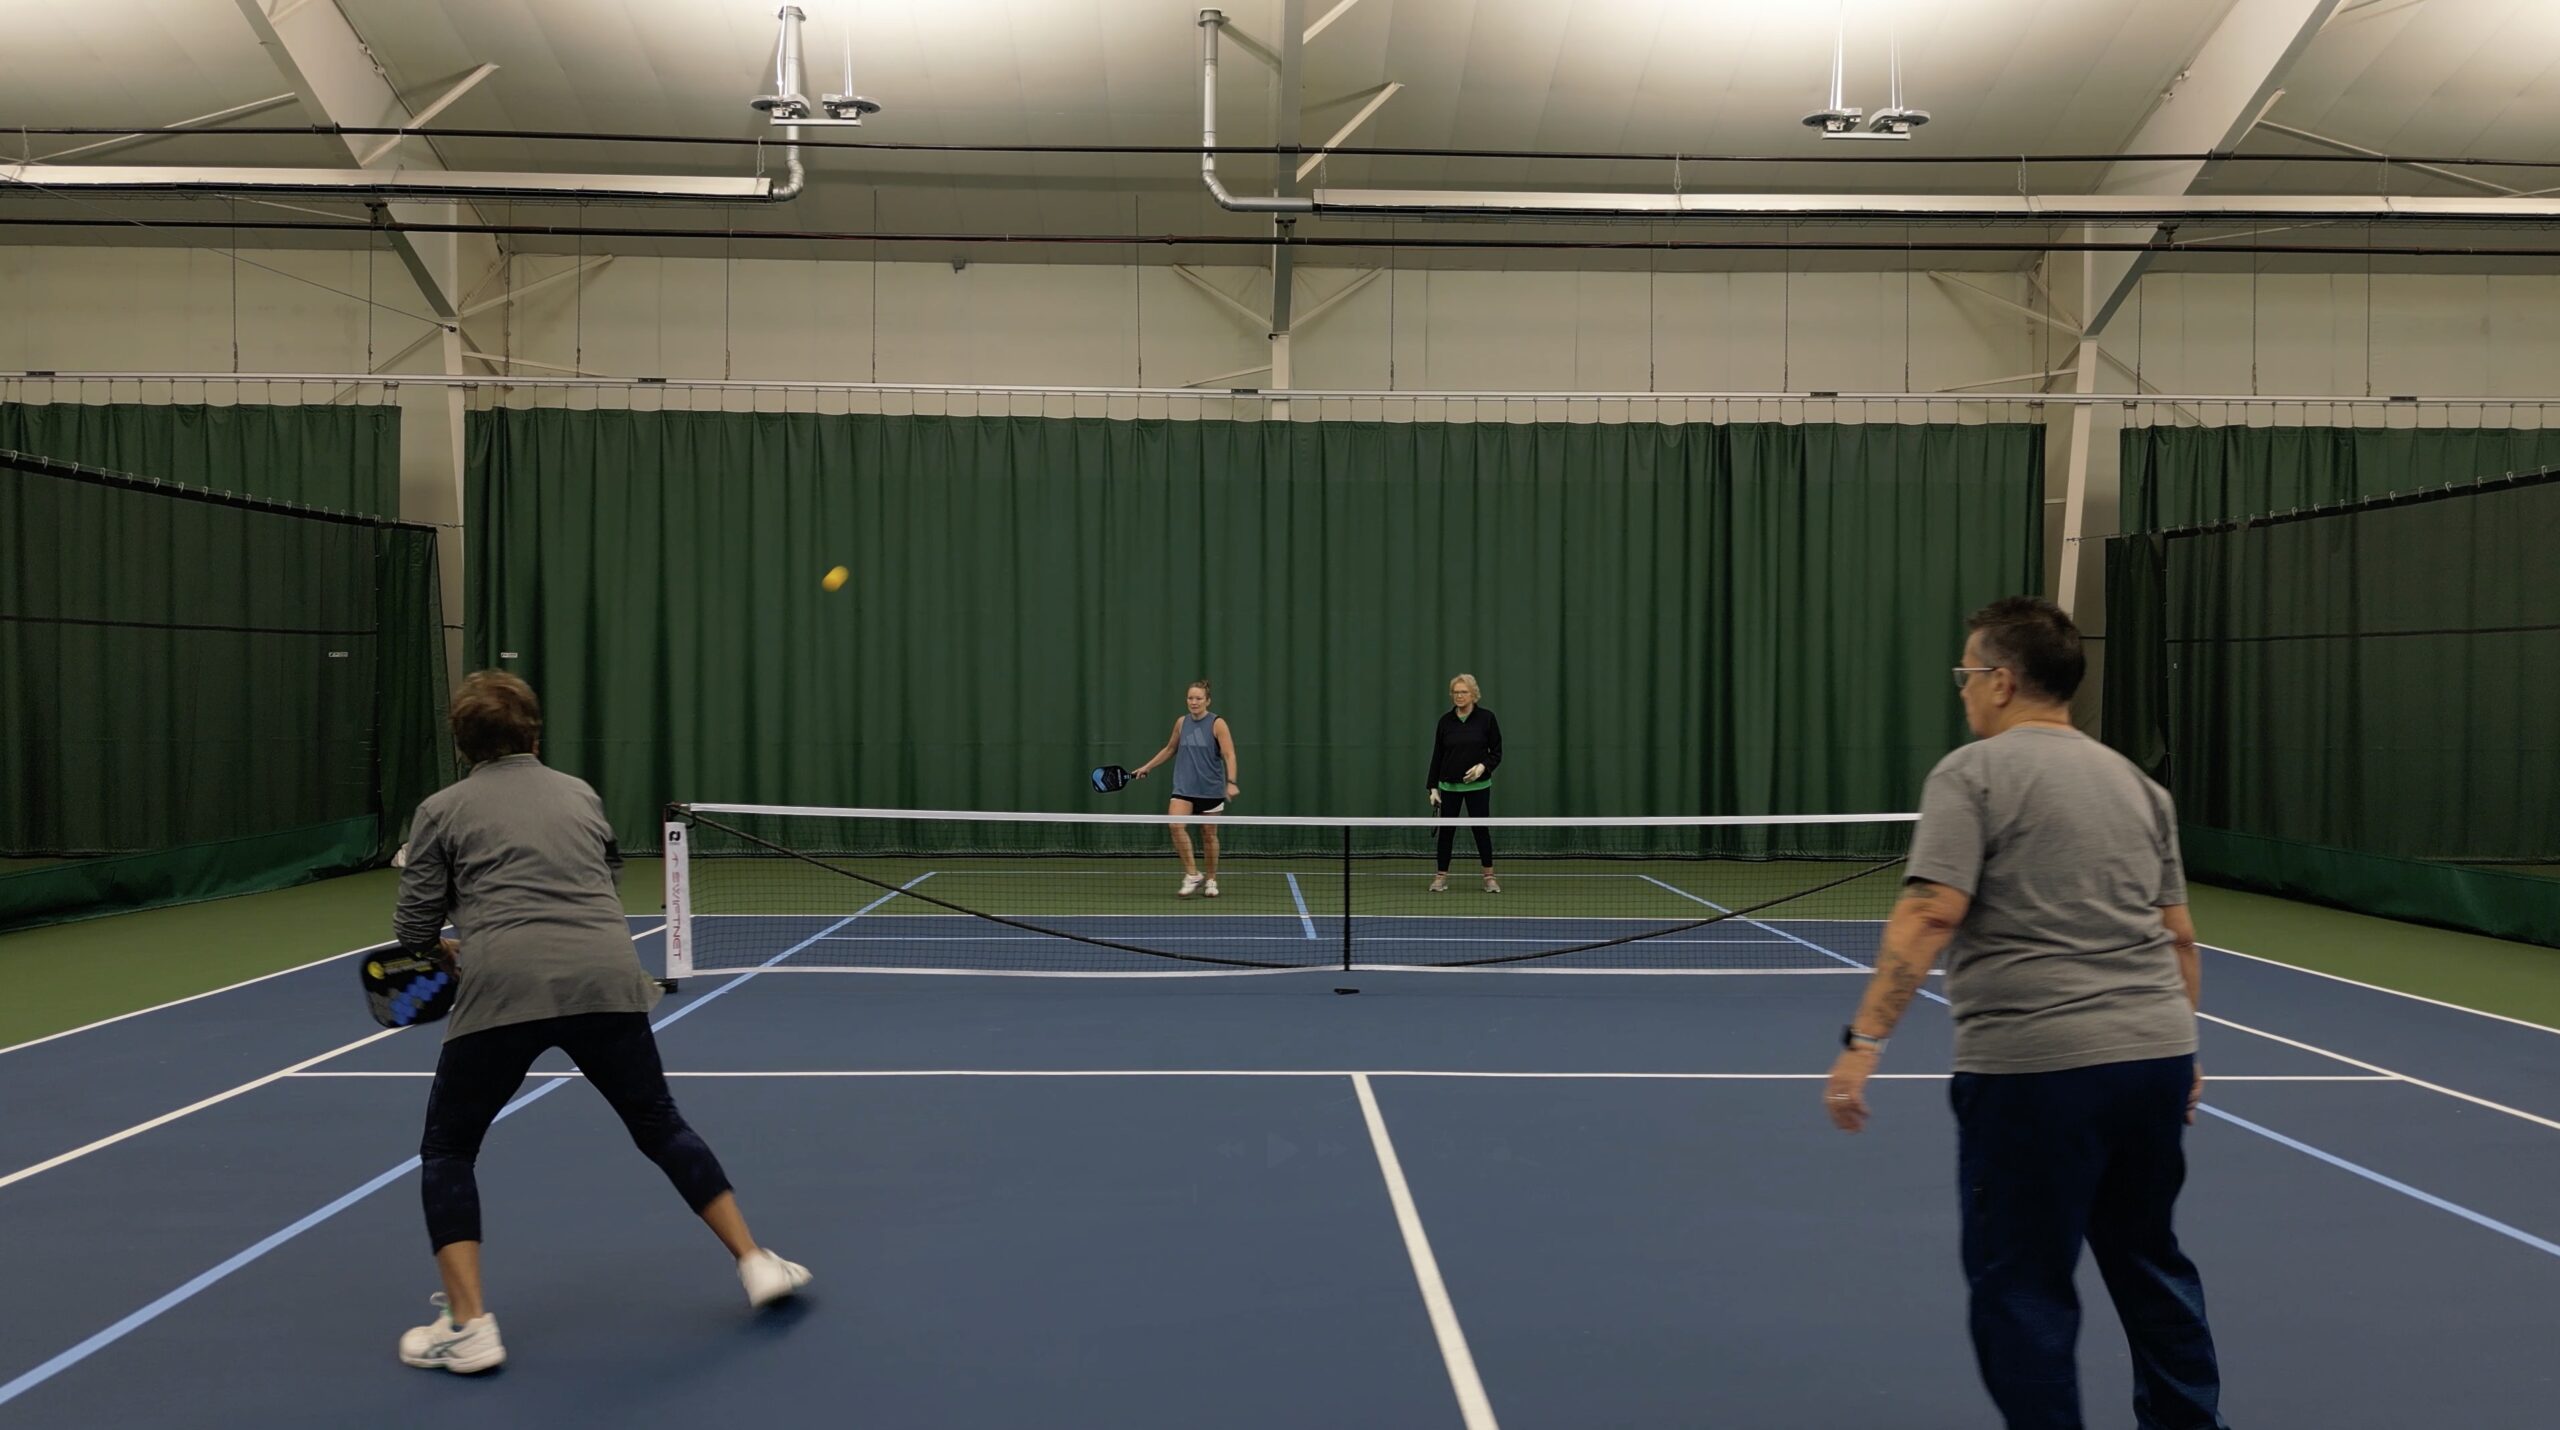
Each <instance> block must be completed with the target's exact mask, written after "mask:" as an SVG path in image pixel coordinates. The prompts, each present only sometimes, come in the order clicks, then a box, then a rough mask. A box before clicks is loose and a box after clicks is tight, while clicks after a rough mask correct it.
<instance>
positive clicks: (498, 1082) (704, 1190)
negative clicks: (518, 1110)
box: [418, 1013, 729, 1251]
mask: <svg viewBox="0 0 2560 1430" xmlns="http://www.w3.org/2000/svg"><path fill="white" fill-rule="evenodd" d="M553 1048H558V1049H560V1050H561V1051H562V1052H564V1053H567V1054H568V1055H569V1057H570V1058H571V1060H573V1061H574V1062H576V1063H577V1065H578V1071H580V1072H583V1073H585V1074H586V1075H587V1081H588V1082H589V1083H590V1084H592V1085H593V1086H594V1088H595V1090H596V1091H598V1092H600V1093H603V1094H604V1100H605V1101H606V1102H608V1103H611V1104H612V1105H613V1110H614V1111H615V1112H616V1113H617V1114H619V1115H620V1116H621V1118H622V1125H623V1127H624V1129H625V1130H627V1131H629V1132H630V1134H631V1140H632V1141H633V1142H634V1143H636V1144H638V1146H639V1148H640V1150H641V1151H642V1152H643V1153H645V1154H647V1156H648V1158H649V1160H650V1161H652V1162H655V1163H657V1164H658V1169H659V1170H660V1171H662V1172H665V1173H666V1174H667V1180H668V1181H670V1182H673V1183H675V1186H676V1191H677V1192H679V1193H681V1194H682V1195H683V1197H684V1200H685V1205H687V1206H689V1207H691V1208H693V1209H694V1210H695V1211H697V1212H699V1211H701V1210H702V1209H703V1208H704V1207H707V1206H709V1205H711V1204H712V1203H713V1202H715V1201H717V1200H719V1198H720V1194H721V1193H722V1192H725V1191H728V1190H729V1176H728V1174H727V1173H726V1172H723V1171H721V1170H720V1159H719V1158H717V1157H714V1156H712V1155H711V1148H710V1147H709V1146H707V1145H705V1144H704V1142H703V1140H702V1139H701V1138H700V1137H698V1136H696V1135H695V1134H694V1130H693V1129H692V1128H690V1127H688V1126H686V1125H685V1120H684V1115H683V1114H682V1113H679V1112H677V1111H676V1100H675V1097H674V1096H673V1095H672V1094H671V1093H669V1092H668V1091H667V1074H666V1069H665V1068H664V1067H663V1066H661V1065H660V1063H659V1062H658V1040H657V1038H656V1037H655V1036H654V1035H653V1034H651V1033H650V1031H649V1015H648V1014H646V1013H580V1014H576V1015H574V1016H572V1017H567V1018H542V1019H537V1020H535V1021H533V1022H530V1023H509V1024H506V1025H504V1026H502V1027H496V1028H490V1029H487V1030H485V1031H483V1032H478V1033H466V1034H464V1035H463V1036H461V1037H459V1038H454V1039H451V1040H450V1041H448V1042H446V1044H445V1045H444V1053H443V1055H442V1056H440V1057H439V1058H437V1060H436V1080H435V1086H434V1088H433V1090H431V1091H430V1092H428V1094H427V1130H426V1135H425V1136H424V1137H423V1138H421V1139H420V1141H419V1144H418V1162H419V1168H418V1188H419V1194H420V1196H421V1198H422V1199H423V1200H424V1201H425V1202H426V1208H427V1240H428V1242H429V1243H430V1244H431V1245H433V1247H434V1248H435V1249H436V1250H438V1251H442V1250H444V1249H445V1248H446V1247H447V1246H450V1245H452V1244H453V1243H454V1242H457V1241H478V1240H479V1239H480V1181H479V1178H478V1177H477V1176H476V1175H474V1173H473V1171H472V1168H473V1166H474V1165H475V1164H476V1163H477V1162H478V1161H479V1159H480V1142H481V1139H482V1138H484V1137H486V1136H488V1133H489V1125H490V1124H491V1123H493V1122H495V1121H497V1120H498V1112H499V1110H500V1109H501V1108H504V1107H505V1106H506V1105H507V1101H508V1099H510V1098H512V1097H514V1096H515V1095H516V1089H517V1088H520V1087H522V1086H524V1076H525V1073H526V1072H527V1071H528V1070H529V1069H531V1068H532V1067H533V1060H534V1059H535V1058H538V1057H540V1056H542V1055H543V1054H544V1053H546V1052H548V1051H550V1050H551V1049H553Z"/></svg>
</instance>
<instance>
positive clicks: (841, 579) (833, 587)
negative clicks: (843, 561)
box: [818, 566, 853, 591]
mask: <svg viewBox="0 0 2560 1430" xmlns="http://www.w3.org/2000/svg"><path fill="white" fill-rule="evenodd" d="M852 579H853V573H852V572H850V571H847V570H846V569H844V568H843V567H841V566H838V567H836V568H835V569H833V570H831V571H829V572H828V573H827V574H826V575H824V576H821V577H819V578H818V584H819V585H821V586H824V587H826V588H827V589H828V590H830V591H841V590H843V589H844V583H845V582H847V581H850V580H852Z"/></svg>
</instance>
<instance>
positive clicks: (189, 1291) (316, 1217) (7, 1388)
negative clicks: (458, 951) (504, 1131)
mask: <svg viewBox="0 0 2560 1430" xmlns="http://www.w3.org/2000/svg"><path fill="white" fill-rule="evenodd" d="M390 1031H394V1032H396V1031H398V1030H397V1029H392V1030H390ZM567 1085H568V1079H567V1078H553V1079H552V1080H551V1081H549V1082H546V1083H544V1084H543V1085H542V1086H540V1087H537V1088H535V1089H534V1090H533V1091H531V1092H528V1093H526V1094H525V1095H523V1096H522V1097H519V1098H517V1099H516V1100H515V1101H513V1102H510V1103H508V1104H507V1105H506V1106H505V1107H502V1108H500V1109H499V1110H498V1116H499V1117H500V1118H502V1119H503V1118H505V1117H507V1116H508V1115H509V1114H511V1113H514V1112H517V1111H519V1110H521V1109H522V1108H524V1107H526V1106H528V1105H530V1104H531V1103H533V1102H536V1101H538V1100H540V1099H541V1098H542V1097H543V1096H544V1095H545V1094H547V1093H551V1092H556V1091H558V1090H559V1089H561V1088H563V1087H566V1086H567ZM417 1165H418V1159H417V1158H415V1157H412V1158H410V1159H409V1160H408V1161H406V1162H403V1163H401V1164H400V1165H399V1166H397V1167H394V1168H392V1169H391V1170H390V1171H387V1172H384V1173H383V1174H381V1175H380V1176H377V1177H375V1178H374V1179H373V1180H372V1181H369V1182H367V1183H365V1184H364V1185H363V1186H361V1187H358V1188H356V1189H355V1190H354V1191H351V1192H348V1193H347V1194H346V1195H344V1196H341V1197H340V1198H338V1199H337V1200H336V1201H334V1202H331V1203H329V1204H328V1205H327V1206H325V1207H322V1208H320V1209H319V1210H318V1211H315V1212H312V1213H310V1214H309V1215H307V1216H305V1217H303V1218H302V1219H301V1220H300V1221H297V1222H295V1223H293V1224H292V1225H290V1226H287V1227H285V1228H284V1229H282V1230H280V1231H274V1232H270V1233H268V1234H267V1236H266V1237H265V1238H264V1239H262V1240H260V1241H258V1242H256V1243H254V1244H252V1245H250V1246H249V1247H247V1248H246V1249H244V1250H241V1251H238V1252H235V1253H233V1254H232V1256H231V1258H230V1259H229V1260H227V1261H224V1262H222V1263H221V1264H220V1265H218V1266H215V1267H213V1268H212V1269H210V1270H208V1271H204V1272H201V1273H199V1274H198V1275H197V1276H196V1277H195V1279H194V1280H192V1281H189V1282H187V1283H186V1284H185V1285H183V1286H180V1287H178V1288H177V1289H176V1290H174V1291H170V1292H167V1293H165V1294H163V1295H162V1296H161V1297H160V1299H158V1300H156V1301H153V1302H152V1303H151V1304H149V1305H147V1306H144V1307H143V1308H142V1309H140V1310H138V1311H135V1312H134V1313H132V1314H131V1315H129V1316H126V1317H125V1318H124V1319H123V1320H120V1321H118V1322H116V1323H115V1324H114V1325H111V1326H109V1327H107V1328H106V1329H105V1330H102V1331H99V1332H97V1333H96V1334H94V1335H92V1336H90V1337H89V1338H88V1339H87V1340H84V1341H82V1342H80V1343H79V1344H78V1345H76V1346H73V1347H72V1348H71V1349H69V1350H67V1351H64V1352H62V1353H61V1354H59V1355H57V1356H55V1357H54V1358H53V1359H51V1360H48V1361H46V1362H44V1363H43V1364H42V1365H39V1366H37V1367H35V1368H34V1369H32V1370H29V1371H26V1372H24V1373H23V1374H21V1375H19V1376H18V1378H17V1379H15V1380H12V1381H10V1382H9V1383H7V1384H6V1385H0V1405H6V1404H8V1403H9V1402H10V1401H12V1400H15V1399H17V1398H18V1397H19V1396H21V1395H24V1394H26V1393H27V1392H28V1391H30V1390H33V1389H35V1388H36V1387H37V1386H39V1385H42V1384H44V1383H45V1382H46V1381H48V1380H51V1379H53V1378H54V1377H55V1376H57V1375H60V1374H62V1373H63V1372H64V1371H66V1370H69V1369H70V1368H71V1367H73V1366H75V1365H78V1364H79V1363H80V1362H82V1361H84V1360H87V1359H88V1358H89V1357H91V1356H93V1355H96V1354H97V1353H98V1352H100V1351H102V1350H105V1349H106V1348H107V1347H109V1346H111V1345H114V1344H115V1343H116V1342H118V1341H120V1340H123V1339H124V1338H125V1337H126V1336H129V1335H131V1334H133V1333H134V1332H135V1331H138V1330H140V1329H141V1328H142V1327H144V1326H147V1325H149V1324H150V1323H151V1322H153V1321H155V1320H158V1319H159V1318H160V1316H161V1315H162V1313H164V1312H166V1311H168V1310H170V1309H171V1308H172V1307H175V1306H179V1305H182V1304H184V1303H185V1302H187V1301H189V1300H192V1299H194V1297H195V1296H196V1295H197V1294H198V1293H200V1292H202V1291H203V1290H205V1289H206V1288H207V1287H209V1286H212V1285H213V1284H214V1283H216V1282H218V1281H220V1280H222V1279H223V1278H224V1277H226V1276H229V1275H230V1274H231V1273H232V1272H234V1271H237V1270H239V1269H240V1268H241V1267H243V1266H246V1265H248V1264H249V1263H250V1262H252V1261H255V1260H257V1259H258V1258H259V1257H261V1256H264V1255H266V1254H267V1253H268V1252H270V1251H273V1250H275V1249H276V1248H277V1247H279V1246H282V1245H284V1244H285V1243H286V1242H288V1241H291V1240H293V1239H294V1238H295V1237H297V1236H300V1235H302V1234H303V1233H304V1232H306V1231H309V1230H310V1229H311V1228H313V1227H315V1226H318V1225H319V1224H320V1223H322V1222H324V1221H327V1220H328V1219H329V1218H331V1217H333V1216H336V1215H337V1214H338V1213H340V1212H342V1211H345V1210H346V1209H347V1208H349V1207H351V1206H354V1205H355V1204H356V1203H358V1202H360V1201H363V1200H364V1199H365V1198H366V1197H369V1196H371V1195H373V1194H374V1193H375V1192H377V1191H379V1190H381V1189H382V1188H384V1187H386V1186H389V1185H390V1184H391V1183H393V1182H395V1181H397V1180H399V1179H400V1178H401V1177H403V1176H406V1175H407V1174H408V1173H410V1172H411V1171H414V1170H416V1168H417Z"/></svg>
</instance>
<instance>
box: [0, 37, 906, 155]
mask: <svg viewBox="0 0 2560 1430" xmlns="http://www.w3.org/2000/svg"><path fill="white" fill-rule="evenodd" d="M775 18H776V19H777V20H778V21H779V22H780V25H781V32H780V36H779V39H778V41H777V43H776V45H775V47H774V70H775V75H774V79H775V84H776V87H777V90H778V94H777V95H767V96H764V97H761V98H758V99H756V100H753V101H751V102H752V103H753V104H754V106H755V107H756V108H758V109H763V110H767V111H771V112H774V113H775V117H776V118H777V120H779V121H783V122H784V125H783V130H782V136H783V145H782V157H783V178H782V180H781V182H779V183H777V182H775V181H774V180H773V179H771V178H767V177H764V176H761V175H759V176H754V177H748V178H728V177H714V176H708V175H704V176H695V175H683V174H643V175H633V174H537V173H506V172H496V171H481V172H476V173H453V172H450V171H446V170H441V169H402V168H390V169H278V168H238V167H231V168H225V167H220V166H186V167H178V166H165V165H126V164H45V163H15V164H5V163H0V187H6V186H10V185H17V186H23V187H26V188H31V189H40V190H48V191H56V192H73V193H193V194H255V193H282V194H304V195H318V196H321V197H338V198H366V199H441V200H447V201H453V200H469V199H499V198H508V199H556V200H567V201H571V202H575V201H578V200H584V199H593V200H601V201H605V202H613V203H668V204H688V203H713V204H740V203H746V204H772V203H784V202H787V201H789V200H792V199H796V198H798V197H799V196H800V193H801V191H802V190H803V189H805V188H807V187H808V182H809V175H808V171H807V170H806V169H805V168H804V167H803V166H802V163H801V159H800V144H799V140H800V131H799V129H798V128H797V127H794V126H792V125H790V124H789V123H788V122H787V121H788V120H790V119H793V118H797V117H798V116H799V115H800V114H805V113H806V112H807V108H808V101H807V100H806V99H805V98H801V97H800V96H802V95H804V94H805V93H806V91H807V87H808V86H807V77H806V75H805V73H804V72H803V69H802V62H801V54H800V26H801V23H802V21H803V20H805V19H806V18H807V17H806V16H805V15H803V14H802V13H801V10H800V7H799V6H797V5H785V6H783V7H782V8H781V10H780V11H779V12H777V14H776V16H775ZM794 102H796V103H797V104H798V105H799V109H798V110H797V111H792V110H789V109H787V108H783V107H782V106H784V105H787V104H789V103H794ZM865 102H866V103H867V102H868V101H865Z"/></svg>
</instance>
